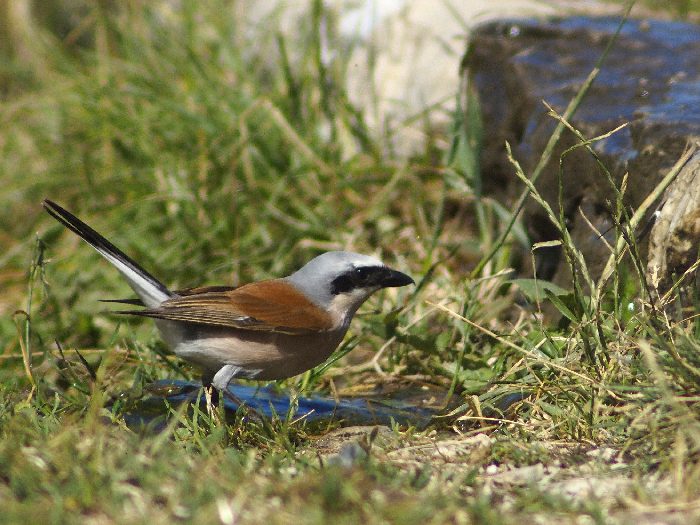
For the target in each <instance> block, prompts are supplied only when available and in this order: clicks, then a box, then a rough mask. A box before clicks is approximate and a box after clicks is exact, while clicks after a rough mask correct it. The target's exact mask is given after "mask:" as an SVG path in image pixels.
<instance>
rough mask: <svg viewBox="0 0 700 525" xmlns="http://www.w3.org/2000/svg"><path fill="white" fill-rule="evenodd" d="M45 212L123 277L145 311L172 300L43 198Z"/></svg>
mask: <svg viewBox="0 0 700 525" xmlns="http://www.w3.org/2000/svg"><path fill="white" fill-rule="evenodd" d="M42 204H43V205H44V208H45V209H46V211H47V212H48V213H49V215H51V216H52V217H53V218H54V219H56V220H57V221H58V222H60V223H61V224H63V225H64V226H65V227H66V228H68V229H69V230H71V231H72V232H73V233H75V234H76V235H78V236H79V237H80V238H81V239H83V240H84V241H85V242H87V243H88V244H89V245H90V246H92V247H93V248H95V250H97V251H98V252H99V253H100V255H102V257H104V258H105V259H107V260H108V261H109V262H111V263H112V264H113V265H114V266H115V267H116V268H117V270H119V272H120V273H121V274H122V275H123V276H124V278H125V279H126V280H127V282H128V283H129V286H131V288H132V289H133V290H134V292H136V295H138V296H139V297H140V298H141V301H143V304H144V305H146V306H147V307H149V308H155V307H157V306H158V305H159V304H160V303H162V302H163V301H165V300H167V299H169V298H170V297H172V293H171V292H170V291H169V290H168V289H167V288H166V287H165V285H163V284H162V283H161V282H160V281H158V279H156V278H155V277H153V276H152V275H151V274H150V273H148V272H147V271H146V270H144V269H143V268H141V266H139V265H138V264H137V263H136V261H134V260H133V259H131V258H130V257H129V256H127V255H126V254H125V253H124V252H122V251H121V250H120V249H119V248H117V247H116V246H114V245H113V244H112V243H111V242H109V241H108V240H107V239H105V238H104V237H102V235H100V234H99V233H97V232H96V231H95V230H93V229H92V228H90V226H88V225H87V224H85V223H84V222H83V221H81V220H80V219H78V218H77V217H76V216H75V215H73V214H72V213H70V212H69V211H67V210H65V209H63V208H61V207H60V206H59V205H58V204H56V203H55V202H52V201H50V200H48V199H45V200H44V202H43V203H42Z"/></svg>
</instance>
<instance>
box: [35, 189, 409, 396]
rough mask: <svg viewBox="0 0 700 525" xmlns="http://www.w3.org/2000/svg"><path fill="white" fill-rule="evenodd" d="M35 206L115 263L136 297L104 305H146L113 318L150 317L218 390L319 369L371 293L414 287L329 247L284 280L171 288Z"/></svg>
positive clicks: (367, 259)
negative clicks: (239, 382) (233, 383)
mask: <svg viewBox="0 0 700 525" xmlns="http://www.w3.org/2000/svg"><path fill="white" fill-rule="evenodd" d="M42 204H43V207H44V209H45V210H46V211H47V212H48V213H49V215H51V216H52V217H53V218H54V219H56V220H57V221H58V222H60V223H61V224H62V225H64V226H65V227H66V228H68V229H69V230H71V231H72V232H73V233H75V234H76V235H78V236H79V237H80V238H82V239H83V240H84V241H86V242H87V243H88V244H90V245H91V246H92V247H93V248H94V249H95V250H97V252H98V253H100V255H102V256H103V257H104V258H105V259H106V260H107V261H109V262H110V263H111V264H112V265H114V266H115V267H116V268H117V270H118V271H119V272H120V273H121V275H122V276H123V277H124V278H125V279H126V281H127V283H128V284H129V286H130V287H131V289H132V290H133V291H134V292H135V293H136V295H137V296H138V298H139V299H124V300H120V299H116V300H107V301H108V302H116V303H127V304H132V305H137V304H140V305H142V306H143V307H144V308H143V309H133V310H119V311H114V312H113V313H115V314H126V315H132V316H140V317H150V318H152V319H153V320H154V321H155V324H156V326H157V328H158V330H159V332H160V334H161V337H162V338H163V340H164V341H165V343H166V344H167V345H168V347H169V348H170V349H171V350H172V352H173V353H174V354H175V355H176V356H178V357H180V358H182V359H183V360H185V361H187V362H189V363H191V364H193V365H195V366H196V367H198V368H199V369H201V371H202V384H203V385H204V386H205V387H211V386H213V387H214V388H216V389H217V390H218V391H226V390H227V389H228V386H229V383H230V382H231V381H232V380H234V379H240V378H243V379H255V380H277V379H284V378H288V377H292V376H295V375H298V374H301V373H303V372H305V371H307V370H310V369H311V368H313V367H315V366H317V365H319V364H321V363H323V362H324V361H325V360H326V359H328V357H330V355H331V354H332V353H333V351H334V350H335V349H336V348H337V347H338V345H339V344H340V343H341V341H342V340H343V338H344V337H345V334H346V332H347V330H348V327H349V325H350V322H351V321H352V318H353V316H354V315H355V313H356V312H357V310H358V308H359V307H360V306H361V305H362V304H363V303H364V302H365V301H366V300H367V299H368V298H369V296H370V295H372V294H373V293H374V292H376V291H378V290H380V289H382V288H389V287H402V286H408V285H410V284H415V282H414V280H413V279H412V278H411V277H409V276H408V275H406V274H405V273H402V272H400V271H397V270H394V269H392V268H389V267H388V266H386V265H385V264H383V263H382V262H381V261H380V260H378V259H376V258H375V257H371V256H368V255H362V254H358V253H353V252H347V251H329V252H325V253H322V254H321V255H318V256H317V257H315V258H313V259H311V260H310V261H309V262H308V263H306V264H305V265H304V266H302V267H301V268H300V269H299V270H297V271H295V272H294V273H292V274H291V275H289V276H287V277H282V278H277V279H269V280H263V281H257V282H252V283H249V284H245V285H243V286H240V287H232V286H200V287H196V288H189V289H186V290H177V291H171V290H169V289H168V288H167V287H166V286H165V285H164V284H162V283H161V282H160V281H159V280H158V279H156V278H155V277H153V275H151V274H150V273H149V272H147V271H146V270H145V269H143V268H142V267H141V266H140V265H139V264H138V263H137V262H136V261H134V260H133V259H131V258H130V257H129V256H127V255H126V254H125V253H124V252H122V251H121V250H119V249H118V248H117V247H116V246H115V245H114V244H112V243H111V242H110V241H108V240H107V239H106V238H104V237H103V236H102V235H100V234H99V233H97V232H96V231H95V230H94V229H92V228H91V227H90V226H88V225H87V224H85V223H84V222H83V221H81V220H80V219H78V218H77V217H76V216H75V215H73V214H72V213H70V212H69V211H67V210H66V209H64V208H62V207H61V206H59V205H58V204H56V203H55V202H53V201H51V200H49V199H45V200H44V201H43V203H42Z"/></svg>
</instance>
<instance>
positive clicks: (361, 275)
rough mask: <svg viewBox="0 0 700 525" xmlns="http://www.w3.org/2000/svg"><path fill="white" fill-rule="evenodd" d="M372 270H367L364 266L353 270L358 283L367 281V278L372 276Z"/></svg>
mask: <svg viewBox="0 0 700 525" xmlns="http://www.w3.org/2000/svg"><path fill="white" fill-rule="evenodd" d="M373 273H374V272H373V268H368V267H366V266H362V267H360V268H355V278H356V279H357V280H358V281H359V282H360V283H362V282H364V281H366V280H367V278H368V277H369V276H370V275H372V274H373Z"/></svg>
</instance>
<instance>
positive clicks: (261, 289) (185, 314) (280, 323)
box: [118, 279, 333, 335]
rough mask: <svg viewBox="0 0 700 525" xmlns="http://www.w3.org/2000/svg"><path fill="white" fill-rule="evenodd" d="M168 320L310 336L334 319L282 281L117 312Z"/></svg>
mask: <svg viewBox="0 0 700 525" xmlns="http://www.w3.org/2000/svg"><path fill="white" fill-rule="evenodd" d="M118 313H123V314H131V315H138V316H145V317H154V318H157V319H166V320H169V321H179V322H183V323H194V324H200V325H208V326H221V327H228V328H237V329H243V330H258V331H269V332H279V333H287V334H298V335H301V334H307V333H313V332H322V331H326V330H331V329H332V328H333V319H332V318H331V316H330V315H328V314H327V313H326V312H324V311H323V310H321V309H320V308H318V307H317V306H316V305H315V304H313V303H312V302H311V301H310V300H309V299H307V298H306V297H305V296H304V295H303V294H301V293H300V292H298V291H297V290H296V289H295V288H294V287H293V286H292V285H290V284H289V283H287V282H286V281H284V280H281V279H273V280H269V281H260V282H256V283H251V284H248V285H245V286H241V287H240V288H236V289H223V290H222V289H214V290H213V291H212V289H211V288H203V289H201V291H197V290H188V291H187V292H186V295H181V296H176V297H173V298H172V299H169V300H167V301H164V302H163V303H162V304H161V305H160V306H158V307H157V308H148V309H145V310H133V311H123V312H118Z"/></svg>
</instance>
